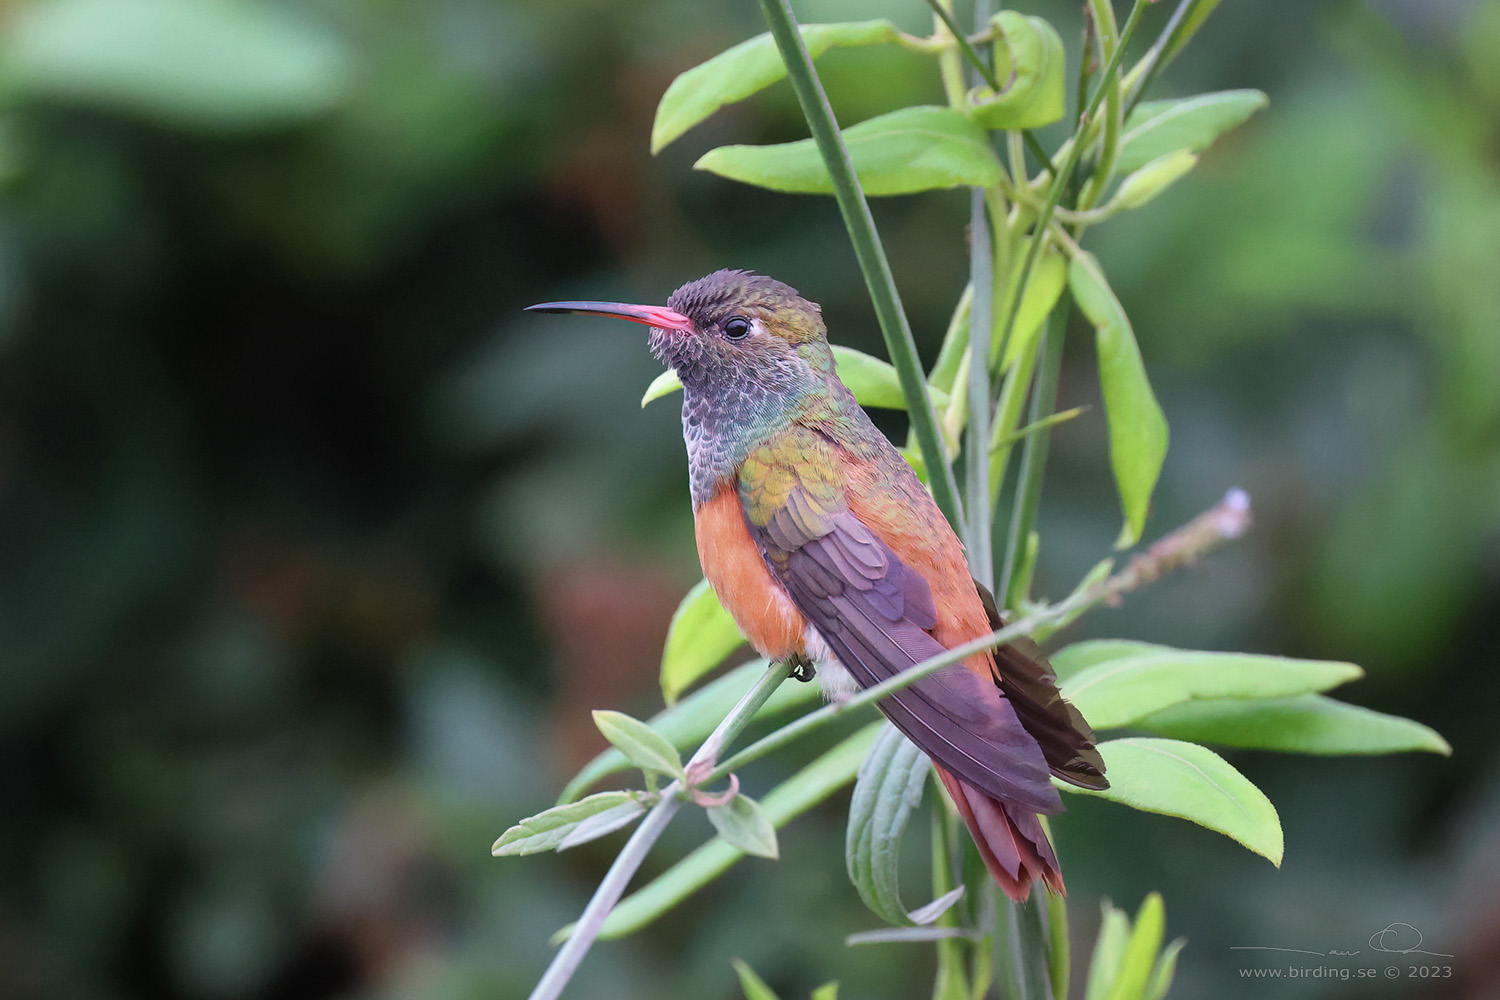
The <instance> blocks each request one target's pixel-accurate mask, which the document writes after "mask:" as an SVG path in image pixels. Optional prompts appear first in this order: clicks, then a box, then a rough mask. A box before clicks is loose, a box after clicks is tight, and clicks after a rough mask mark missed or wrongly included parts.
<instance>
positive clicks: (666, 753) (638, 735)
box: [594, 709, 682, 778]
mask: <svg viewBox="0 0 1500 1000" xmlns="http://www.w3.org/2000/svg"><path fill="white" fill-rule="evenodd" d="M594 725H595V726H597V727H598V728H599V732H601V733H603V734H604V738H605V739H607V740H609V741H610V742H611V743H613V744H614V745H615V747H616V748H617V749H618V750H619V751H620V752H621V753H623V754H624V755H625V756H626V757H629V758H630V762H631V763H632V764H634V765H635V766H636V767H638V768H640V769H641V770H643V771H651V772H654V773H656V774H668V775H671V776H672V777H675V778H680V777H682V757H681V756H679V755H678V753H677V748H676V747H674V746H672V744H671V743H669V742H667V738H666V737H665V736H663V735H661V734H660V733H658V732H657V731H656V730H654V729H652V728H651V727H650V726H648V725H646V724H645V723H644V722H642V721H641V720H640V719H634V718H631V717H630V716H628V715H626V714H625V713H624V712H611V711H607V710H604V709H600V710H598V711H595V712H594Z"/></svg>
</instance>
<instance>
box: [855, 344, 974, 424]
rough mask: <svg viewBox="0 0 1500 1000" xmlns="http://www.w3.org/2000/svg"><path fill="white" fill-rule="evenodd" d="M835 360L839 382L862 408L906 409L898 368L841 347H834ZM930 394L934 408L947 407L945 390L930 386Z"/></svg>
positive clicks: (863, 353)
mask: <svg viewBox="0 0 1500 1000" xmlns="http://www.w3.org/2000/svg"><path fill="white" fill-rule="evenodd" d="M833 360H834V363H835V364H836V365H837V366H838V376H839V380H840V381H842V382H843V383H844V384H845V385H846V386H848V387H849V391H850V392H852V393H854V398H855V399H857V400H859V404H860V405H861V406H872V407H876V408H878V409H886V410H904V409H906V396H905V394H903V393H902V391H901V377H900V376H899V375H897V374H896V367H895V366H894V365H892V364H891V363H890V362H889V361H884V360H882V359H880V358H877V357H874V356H873V355H870V354H866V353H865V352H864V351H856V350H855V349H854V348H852V347H844V346H842V345H840V344H834V345H833ZM927 392H928V395H930V396H931V397H932V405H933V406H939V407H941V406H947V405H948V394H947V393H946V392H944V391H943V390H941V389H934V388H932V387H931V386H928V389H927Z"/></svg>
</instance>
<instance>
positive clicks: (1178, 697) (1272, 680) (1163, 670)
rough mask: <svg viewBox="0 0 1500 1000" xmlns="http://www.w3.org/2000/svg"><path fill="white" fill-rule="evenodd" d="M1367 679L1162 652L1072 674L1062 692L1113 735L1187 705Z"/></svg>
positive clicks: (1317, 664)
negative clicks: (1115, 732)
mask: <svg viewBox="0 0 1500 1000" xmlns="http://www.w3.org/2000/svg"><path fill="white" fill-rule="evenodd" d="M1363 675H1364V671H1362V670H1360V669H1359V667H1356V666H1355V665H1354V664H1352V663H1332V662H1326V661H1322V660H1291V659H1286V658H1284V657H1280V656H1257V655H1254V654H1250V653H1209V652H1199V651H1194V650H1186V649H1170V648H1168V647H1166V646H1156V647H1152V648H1149V649H1147V650H1142V651H1137V652H1134V653H1132V654H1131V655H1127V656H1122V657H1119V658H1116V659H1112V660H1106V661H1104V662H1102V663H1096V664H1095V665H1094V666H1091V667H1088V668H1086V669H1084V670H1081V671H1079V672H1077V673H1075V674H1072V675H1071V676H1069V677H1068V679H1067V680H1065V681H1064V682H1063V683H1062V692H1063V695H1064V697H1066V698H1067V699H1068V700H1069V701H1071V702H1072V703H1073V705H1074V706H1075V707H1076V708H1077V709H1078V710H1079V711H1080V712H1082V713H1083V715H1084V718H1086V719H1088V720H1089V724H1090V725H1091V726H1093V727H1094V728H1096V729H1114V728H1118V727H1120V726H1128V725H1132V724H1134V723H1135V722H1137V721H1138V720H1140V719H1143V718H1145V717H1146V716H1148V715H1150V714H1151V713H1153V712H1158V711H1160V710H1162V709H1164V708H1167V707H1168V706H1171V705H1177V704H1180V703H1181V702H1185V701H1200V700H1206V699H1210V698H1284V697H1288V696H1290V695H1298V694H1306V693H1308V692H1313V691H1327V690H1328V689H1329V688H1333V687H1337V686H1338V685H1340V684H1345V683H1348V682H1349V681H1352V680H1357V679H1358V678H1360V677H1362V676H1363Z"/></svg>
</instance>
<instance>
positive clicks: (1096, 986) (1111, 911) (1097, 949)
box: [1084, 899, 1130, 1000]
mask: <svg viewBox="0 0 1500 1000" xmlns="http://www.w3.org/2000/svg"><path fill="white" fill-rule="evenodd" d="M1099 908H1100V910H1101V911H1102V917H1101V919H1100V921H1099V936H1098V937H1097V938H1095V939H1094V953H1093V954H1092V955H1091V956H1090V957H1089V981H1088V983H1087V985H1086V986H1085V988H1084V1000H1108V997H1109V994H1110V991H1111V990H1112V989H1113V988H1114V985H1115V976H1116V974H1117V972H1118V970H1119V968H1120V959H1121V958H1122V957H1123V956H1124V954H1125V945H1126V944H1128V943H1129V941H1130V918H1129V917H1127V916H1126V915H1125V911H1124V910H1117V909H1115V907H1113V906H1111V905H1110V902H1109V900H1107V899H1106V900H1104V901H1102V902H1101V903H1100V904H1099Z"/></svg>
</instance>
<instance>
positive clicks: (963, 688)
mask: <svg viewBox="0 0 1500 1000" xmlns="http://www.w3.org/2000/svg"><path fill="white" fill-rule="evenodd" d="M789 471H790V470H789ZM793 476H794V477H795V478H794V481H797V485H795V486H792V487H791V489H790V490H788V491H787V492H785V493H782V491H781V490H779V489H778V490H776V493H777V494H779V495H780V496H784V500H783V501H782V502H781V503H780V504H777V505H775V506H774V507H771V506H768V505H767V504H766V503H765V494H764V491H763V490H759V489H758V490H756V491H754V492H756V493H759V495H758V496H745V492H746V491H745V490H744V488H743V486H742V498H743V499H744V500H745V501H746V507H745V511H746V524H747V526H748V527H749V529H750V534H751V537H752V538H753V539H754V540H755V542H756V543H757V544H758V546H759V547H760V549H761V551H762V552H763V553H764V555H765V559H766V562H767V564H768V565H769V567H770V569H771V573H772V575H773V576H774V577H775V578H776V579H777V580H778V581H779V582H780V583H781V585H782V586H783V587H785V588H786V591H787V593H788V594H789V595H790V597H791V599H792V602H793V603H794V604H795V605H796V606H797V608H798V610H800V611H801V612H802V614H803V615H804V616H806V618H807V620H808V623H809V624H811V625H812V626H813V627H815V628H816V629H817V631H818V634H819V635H820V636H822V638H823V640H824V641H825V642H826V643H827V644H828V647H829V648H830V650H831V651H832V652H833V653H834V655H835V656H837V657H838V659H839V662H840V663H841V664H842V665H843V666H844V668H845V669H846V670H848V671H849V672H850V674H852V675H853V677H854V679H855V680H856V681H857V682H858V683H859V684H860V686H861V687H870V686H872V685H874V684H878V683H879V682H880V681H883V680H885V679H886V678H888V677H892V676H894V675H895V674H897V673H899V672H900V671H902V670H906V669H907V668H909V667H911V666H914V665H915V664H917V663H920V662H922V661H923V660H926V659H929V658H931V657H933V656H937V655H939V654H941V653H942V652H943V651H944V650H945V648H946V647H944V646H943V645H942V644H941V643H939V642H938V641H937V639H935V638H934V637H933V636H932V635H931V634H930V633H929V631H928V630H929V629H932V628H933V627H934V626H935V625H936V624H937V620H938V615H937V608H936V607H935V605H934V602H933V595H932V589H931V587H930V586H929V585H928V583H927V581H926V580H925V579H924V578H923V576H922V575H921V574H920V573H919V572H917V571H916V570H915V569H913V568H912V567H910V566H908V565H907V564H906V563H904V562H902V561H901V559H900V558H899V557H898V556H897V555H896V553H895V552H894V551H893V550H892V549H891V547H890V546H889V545H887V544H886V542H885V541H884V540H883V539H881V537H880V536H879V535H877V534H876V533H875V532H874V531H873V530H871V528H870V527H869V526H868V525H866V524H864V523H863V522H862V521H861V520H860V519H859V518H858V517H857V516H856V515H855V514H854V513H853V512H851V511H850V510H849V509H848V507H847V506H845V505H842V504H840V503H838V498H837V494H836V493H826V492H824V491H821V490H818V489H817V488H816V485H815V484H811V485H810V484H808V483H807V482H805V481H798V480H800V477H796V474H795V473H793ZM764 478H765V477H758V481H761V480H764ZM772 481H773V482H774V479H773V480H772ZM742 482H743V481H742ZM778 498H779V497H778ZM880 707H881V709H882V710H883V711H884V712H885V714H886V716H887V717H888V718H889V719H890V720H891V722H892V723H894V724H895V726H896V728H898V729H900V730H901V731H902V732H903V733H905V734H906V736H907V737H908V738H909V739H910V740H911V741H912V742H913V743H915V744H916V745H917V746H918V747H920V748H921V749H922V750H923V752H925V753H926V754H927V755H928V757H930V758H931V759H932V760H933V762H934V763H936V764H938V765H940V767H942V768H945V769H946V770H948V771H950V772H952V773H953V774H955V775H957V776H959V777H961V778H962V779H963V780H964V781H966V782H968V783H969V784H971V785H973V786H975V787H976V788H978V789H980V790H982V791H984V792H985V793H986V794H988V795H991V796H993V797H995V798H997V799H1000V800H1003V801H1005V802H1008V803H1014V804H1016V805H1018V806H1024V807H1025V808H1026V809H1029V810H1031V811H1032V812H1043V813H1055V812H1060V811H1061V810H1062V800H1061V798H1060V797H1059V795H1058V793H1057V790H1056V789H1055V788H1054V787H1053V786H1052V782H1051V780H1050V778H1049V767H1048V763H1047V760H1046V758H1045V757H1044V756H1043V753H1042V750H1041V748H1040V746H1039V745H1038V743H1037V741H1036V739H1034V738H1033V737H1032V736H1031V735H1030V734H1028V733H1027V731H1026V729H1025V727H1024V726H1023V725H1022V724H1021V720H1020V719H1019V718H1018V717H1017V715H1016V710H1015V708H1014V707H1012V705H1011V704H1010V702H1009V701H1008V700H1007V699H1006V698H1004V697H1003V696H1002V695H1001V692H1000V690H999V689H998V688H997V687H996V686H995V685H994V684H993V683H991V682H989V681H988V680H986V679H985V678H983V677H980V676H979V675H977V674H975V673H974V672H972V671H970V670H969V669H968V668H967V667H965V666H964V665H963V664H960V663H955V664H953V665H951V666H948V667H944V668H941V669H939V670H938V671H936V672H935V673H933V674H931V675H929V676H928V677H926V678H924V679H922V680H920V681H918V682H916V683H915V684H913V685H911V686H910V687H907V688H905V689H903V690H901V691H899V692H897V693H895V694H893V695H891V696H889V697H887V698H885V699H882V701H881V702H880Z"/></svg>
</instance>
